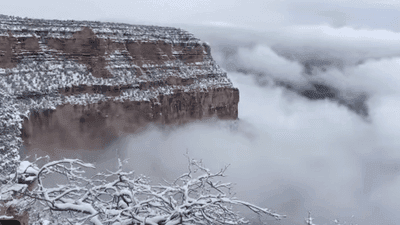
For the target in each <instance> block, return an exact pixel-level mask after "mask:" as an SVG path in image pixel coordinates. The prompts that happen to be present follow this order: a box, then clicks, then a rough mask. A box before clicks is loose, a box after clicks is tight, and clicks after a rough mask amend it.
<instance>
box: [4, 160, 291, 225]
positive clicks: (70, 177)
mask: <svg viewBox="0 0 400 225" xmlns="http://www.w3.org/2000/svg"><path fill="white" fill-rule="evenodd" d="M188 162H189V165H188V169H189V172H188V173H185V174H184V175H182V176H180V177H179V178H178V179H177V180H176V181H175V182H173V183H168V184H167V185H161V184H159V185H153V184H150V181H149V180H148V179H147V177H145V176H143V175H140V176H134V173H133V171H130V172H125V171H123V170H122V163H121V161H119V169H118V170H117V171H115V172H111V171H108V172H107V173H98V174H96V175H95V176H93V177H90V178H88V177H84V176H82V174H83V173H84V172H85V171H84V170H83V169H82V168H84V169H87V168H94V166H93V165H92V164H90V163H85V162H82V161H81V160H78V159H63V160H58V161H53V162H47V163H45V164H44V165H43V166H41V167H39V166H38V165H37V160H36V161H35V162H32V163H29V162H27V161H23V162H22V163H21V166H20V168H19V170H18V172H19V180H23V179H29V181H32V180H35V182H36V186H35V187H34V188H33V190H29V188H27V184H14V185H15V186H10V187H8V188H2V189H1V190H0V194H2V196H6V195H7V194H8V201H6V200H5V199H2V201H3V202H4V203H5V205H6V206H7V207H10V206H13V207H19V209H20V211H25V210H27V211H29V212H30V214H31V215H30V217H31V221H30V222H31V223H32V224H39V223H44V221H45V220H46V221H51V220H52V218H55V216H54V215H55V214H57V213H58V214H57V220H54V219H53V220H54V221H53V222H54V223H57V222H56V221H60V218H61V217H63V218H64V221H68V222H69V223H71V224H96V225H97V224H113V225H122V224H149V225H150V224H164V225H174V224H243V223H247V221H246V220H245V219H244V218H242V217H240V216H239V215H238V214H237V213H236V212H234V211H233V210H232V206H234V205H242V206H245V207H247V208H249V209H250V210H251V211H253V212H255V213H257V214H265V215H269V216H272V217H274V218H276V219H278V220H279V219H282V218H284V217H285V216H283V215H279V214H277V213H274V212H272V211H271V210H270V209H267V208H262V207H259V206H256V205H253V204H251V203H248V202H245V201H240V200H237V199H235V198H233V197H231V194H230V190H231V188H232V185H231V184H230V183H221V182H220V181H218V180H216V179H218V178H221V177H223V176H224V172H225V170H226V169H227V167H225V168H223V169H221V170H220V171H218V172H217V173H212V172H211V171H210V170H209V169H207V168H205V167H204V166H203V165H202V163H201V161H197V160H194V159H190V158H189V157H188ZM27 174H29V176H28V175H27ZM50 174H59V175H62V176H64V177H65V178H67V179H66V180H67V182H66V183H65V184H57V187H47V186H46V185H45V184H46V182H44V180H45V179H46V177H47V176H49V175H50ZM32 176H33V177H34V179H32ZM111 179H112V180H111ZM16 195H18V196H19V197H18V198H14V199H12V200H11V201H10V196H16ZM0 202H1V201H0ZM33 206H34V207H33ZM33 208H34V209H35V210H36V211H38V210H37V209H39V208H40V209H41V210H40V211H39V212H38V213H40V214H41V216H38V215H35V213H34V211H35V210H31V209H33ZM38 213H36V214H38ZM60 213H61V214H60ZM52 215H53V216H52ZM53 222H52V223H53Z"/></svg>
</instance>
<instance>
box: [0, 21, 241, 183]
mask: <svg viewBox="0 0 400 225" xmlns="http://www.w3.org/2000/svg"><path fill="white" fill-rule="evenodd" d="M0 99H1V102H0V174H1V175H0V184H1V182H3V183H4V182H6V181H9V180H12V179H13V177H14V174H15V171H16V169H17V168H18V165H19V160H20V149H21V147H22V146H24V148H26V150H27V152H28V153H30V150H32V149H41V150H43V151H46V152H47V153H50V156H51V153H52V152H54V151H57V149H78V148H80V149H98V148H104V147H105V146H107V145H108V144H109V143H110V142H111V141H112V140H115V139H116V138H117V137H119V136H121V135H125V134H129V133H135V132H138V131H140V130H142V129H143V128H145V127H146V126H147V125H148V124H149V123H154V124H159V125H168V124H182V123H186V122H189V121H193V120H199V119H204V118H210V117H218V118H221V119H237V117H238V102H239V91H238V89H237V88H234V87H233V85H232V83H231V81H230V80H229V79H228V77H227V74H226V72H224V71H223V70H222V69H221V68H220V67H219V66H218V65H217V64H216V62H215V61H214V60H213V58H212V56H211V49H210V46H209V45H208V44H207V43H205V42H203V41H200V40H199V39H197V38H195V37H194V36H193V35H192V34H190V33H188V32H186V31H184V30H181V29H177V28H172V27H158V26H141V25H129V24H120V23H104V22H92V21H60V20H41V19H28V18H19V17H11V16H4V15H0Z"/></svg>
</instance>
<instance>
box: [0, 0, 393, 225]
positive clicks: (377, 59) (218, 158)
mask: <svg viewBox="0 0 400 225" xmlns="http://www.w3.org/2000/svg"><path fill="white" fill-rule="evenodd" d="M80 2H81V3H80V5H79V4H78V3H77V4H75V5H74V4H71V5H69V4H67V3H66V2H65V3H64V4H61V3H60V5H59V6H50V5H51V4H50V3H47V1H42V2H41V3H40V4H38V6H31V7H28V5H29V4H28V3H26V4H23V5H24V6H23V7H21V8H19V9H18V7H16V6H15V5H13V3H7V4H5V5H4V7H3V9H1V10H0V13H3V14H8V15H16V16H31V17H35V18H57V19H95V20H102V21H117V22H128V23H136V24H138V23H142V24H154V25H169V26H178V27H182V28H184V29H186V30H188V31H190V32H192V33H194V34H195V36H197V37H199V38H200V39H201V40H203V41H207V42H209V43H210V45H211V47H212V52H211V53H212V55H213V57H214V59H215V60H216V61H217V62H218V63H219V64H220V65H221V67H223V68H224V69H225V70H226V71H227V73H228V77H229V78H230V79H231V80H232V82H233V84H234V86H235V87H237V88H239V91H240V102H239V120H238V121H235V122H232V121H216V120H215V119H214V120H211V121H203V122H199V123H192V124H187V125H184V126H181V127H166V128H163V129H162V128H159V127H156V126H152V125H150V126H149V127H148V129H147V130H146V131H145V132H142V133H139V134H136V135H130V136H127V137H124V138H120V139H118V140H116V141H115V142H114V143H113V144H111V145H110V146H109V147H108V148H107V149H105V150H102V151H99V152H98V153H95V154H89V153H87V152H85V151H83V152H82V153H80V154H81V155H82V158H84V159H86V160H88V161H91V162H95V163H96V165H97V166H98V167H99V168H103V169H104V168H110V169H116V165H117V160H116V158H117V157H121V158H122V159H126V158H129V164H127V165H126V166H125V168H126V169H129V170H135V171H136V172H137V173H143V174H146V175H148V176H150V177H152V178H153V180H154V182H161V180H162V178H165V179H166V180H172V179H174V178H176V177H177V176H178V175H180V174H182V173H184V172H186V168H187V167H186V166H187V164H186V163H187V160H186V158H185V157H184V156H183V154H184V153H185V152H186V151H188V152H189V155H190V156H191V157H194V158H198V159H203V162H204V164H205V165H206V166H207V167H209V168H210V169H213V170H215V171H216V170H218V169H219V168H221V167H222V166H224V165H227V164H230V167H229V169H228V170H227V172H226V174H227V177H226V178H225V181H231V182H233V183H236V186H235V190H234V191H236V196H237V197H238V198H240V199H242V200H245V201H249V202H252V203H255V204H258V205H260V206H263V207H268V208H271V209H273V210H275V211H276V212H278V213H281V214H286V215H287V216H288V218H287V219H284V220H283V221H281V222H280V223H274V222H273V219H270V218H268V217H263V218H261V219H259V218H257V217H254V215H253V214H251V213H250V212H248V211H246V210H243V212H242V213H243V215H246V216H248V217H249V218H251V219H252V222H253V223H254V224H261V223H262V222H269V223H270V224H285V225H286V224H304V217H306V216H307V212H308V211H311V213H312V216H313V217H315V220H314V222H315V223H316V224H318V225H320V224H335V223H334V220H335V219H337V220H339V222H340V223H341V224H343V223H344V221H346V224H352V223H353V224H360V225H376V224H388V225H391V224H398V223H399V222H398V221H400V215H399V213H398V212H399V211H400V151H399V150H400V138H399V137H400V135H399V134H400V131H399V127H400V116H399V114H400V104H399V102H400V75H399V71H400V33H398V31H399V27H400V26H399V25H398V18H399V17H398V15H400V12H399V8H400V4H399V3H395V2H390V1H369V0H368V1H367V0H362V1H333V0H332V1H331V0H330V1H324V3H321V1H307V3H304V2H303V3H298V1H273V2H272V1H271V2H268V1H253V2H252V3H251V4H250V3H249V4H244V3H241V2H239V1H213V2H211V1H204V2H202V3H197V2H201V1H196V3H195V1H187V4H184V6H182V4H181V3H180V1H169V2H171V3H168V2H167V1H158V3H157V4H156V3H155V1H146V2H144V1H143V2H142V1H140V2H139V1H137V2H124V3H126V4H122V3H123V1H115V2H114V1H113V2H112V3H113V4H114V5H112V4H111V2H109V3H108V2H105V1H96V3H95V2H94V1H93V2H91V1H80ZM228 2H229V4H228ZM243 2H244V1H243ZM117 3H118V4H119V5H118V4H117ZM161 3H162V4H161ZM52 4H53V3H52ZM54 4H55V3H54ZM91 5H93V7H91ZM45 6H49V9H54V10H45V8H46V7H45ZM74 7H75V8H76V10H75V8H74ZM182 7H183V8H182ZM28 8H29V10H28ZM63 8H65V9H68V10H64V11H63ZM44 11H48V12H47V13H43V14H42V13H41V12H44Z"/></svg>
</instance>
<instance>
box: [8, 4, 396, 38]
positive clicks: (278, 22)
mask: <svg viewBox="0 0 400 225" xmlns="http://www.w3.org/2000/svg"><path fill="white" fill-rule="evenodd" d="M399 9H400V3H399V2H398V1H390V0H384V1H372V0H358V1H346V0H341V1H334V0H325V1H319V0H308V1H298V0H286V1H285V0H275V1H271V0H261V1H260V0H254V1H239V0H202V1H198V0H140V1H139V0H136V1H135V0H132V1H128V0H114V1H105V0H69V1H53V0H39V1H28V0H21V1H3V2H2V3H1V9H0V13H2V14H8V15H15V16H21V17H33V18H46V19H75V20H101V21H109V20H119V21H130V22H133V23H136V22H137V23H151V24H176V23H185V24H207V25H208V24H220V25H227V26H240V27H246V28H258V29H262V28H265V27H271V26H282V25H293V24H296V25H297V24H299V25H300V24H301V25H309V24H324V23H327V24H330V25H332V26H335V27H339V26H345V25H350V26H354V27H364V28H375V29H390V30H395V31H398V30H399V29H400V25H399V22H398V20H399Z"/></svg>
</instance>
